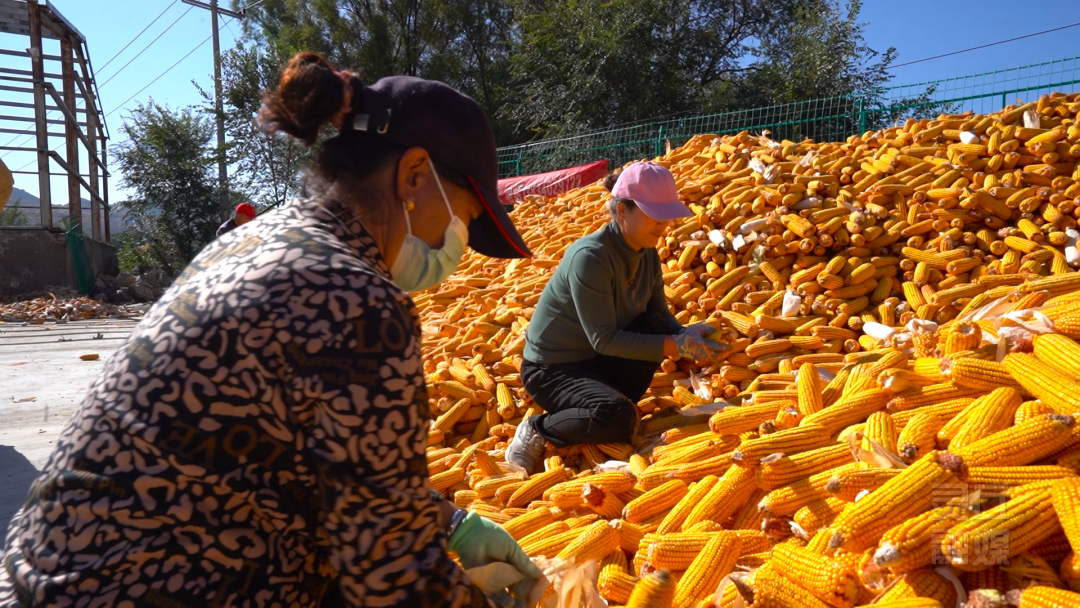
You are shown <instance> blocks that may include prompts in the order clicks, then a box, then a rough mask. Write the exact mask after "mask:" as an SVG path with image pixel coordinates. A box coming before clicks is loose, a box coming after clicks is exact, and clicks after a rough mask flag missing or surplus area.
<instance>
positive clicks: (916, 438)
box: [896, 410, 945, 464]
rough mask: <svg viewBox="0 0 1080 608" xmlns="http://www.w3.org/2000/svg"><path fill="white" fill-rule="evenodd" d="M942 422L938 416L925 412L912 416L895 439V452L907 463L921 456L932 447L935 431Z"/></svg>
mask: <svg viewBox="0 0 1080 608" xmlns="http://www.w3.org/2000/svg"><path fill="white" fill-rule="evenodd" d="M914 411H918V410H914ZM944 424H945V421H944V420H943V419H942V418H941V417H940V416H934V415H932V414H925V413H922V414H916V415H914V416H912V418H911V420H910V421H909V422H908V423H907V425H906V426H904V430H903V431H901V432H900V435H899V437H897V439H896V453H897V454H898V455H899V456H900V458H901V459H902V460H903V461H904V462H906V463H908V464H910V463H912V462H915V461H916V460H918V459H920V458H922V457H923V456H924V455H926V454H927V453H929V452H930V451H932V450H933V449H934V447H935V444H936V441H935V440H936V437H937V433H938V431H939V430H940V429H941V427H942V425H944Z"/></svg>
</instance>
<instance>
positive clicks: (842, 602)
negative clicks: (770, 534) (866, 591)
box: [772, 544, 859, 608]
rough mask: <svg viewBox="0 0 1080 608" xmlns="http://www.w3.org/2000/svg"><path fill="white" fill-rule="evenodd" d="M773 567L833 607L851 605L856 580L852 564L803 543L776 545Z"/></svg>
mask: <svg viewBox="0 0 1080 608" xmlns="http://www.w3.org/2000/svg"><path fill="white" fill-rule="evenodd" d="M772 567H773V568H775V569H776V571H777V572H780V573H781V574H782V575H783V576H786V577H787V578H788V579H790V580H791V582H793V583H795V584H797V585H799V586H800V587H802V588H803V589H806V590H807V591H809V592H810V593H811V594H813V595H814V596H815V597H817V598H818V599H821V600H823V601H825V602H826V603H827V604H829V605H830V606H833V607H834V608H850V607H851V606H854V605H855V602H856V600H857V598H858V595H859V582H858V577H857V576H856V574H855V570H854V568H851V567H846V566H845V565H844V564H842V563H839V562H836V561H834V560H831V559H829V558H826V557H823V556H821V555H816V554H814V553H813V552H811V551H808V550H807V549H804V548H802V547H796V546H793V545H788V544H779V545H776V547H774V548H773V556H772Z"/></svg>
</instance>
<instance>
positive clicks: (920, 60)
mask: <svg viewBox="0 0 1080 608" xmlns="http://www.w3.org/2000/svg"><path fill="white" fill-rule="evenodd" d="M1078 25H1080V22H1078V23H1070V24H1069V25H1063V26H1061V27H1055V28H1052V29H1049V30H1043V31H1041V32H1035V33H1033V34H1025V35H1023V36H1017V37H1016V38H1009V39H1007V40H999V41H997V42H991V43H990V44H981V45H979V46H973V47H971V48H967V49H961V50H959V51H953V52H951V53H945V54H943V55H934V56H933V57H925V58H923V59H916V60H915V61H908V62H907V63H899V64H897V65H893V66H889V69H890V70H891V69H893V68H902V67H904V66H907V65H914V64H916V63H922V62H924V61H931V60H933V59H941V58H942V57H950V56H952V55H959V54H960V53H967V52H969V51H977V50H979V49H985V48H987V47H991V46H997V45H999V44H1005V43H1006V42H1015V41H1017V40H1023V39H1024V38H1031V37H1032V36H1042V35H1043V34H1049V33H1050V32H1057V31H1060V30H1067V29H1069V28H1070V27H1076V26H1078Z"/></svg>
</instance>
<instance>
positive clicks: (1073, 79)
mask: <svg viewBox="0 0 1080 608" xmlns="http://www.w3.org/2000/svg"><path fill="white" fill-rule="evenodd" d="M1077 90H1080V57H1070V58H1068V59H1058V60H1055V61H1047V62H1044V63H1037V64H1032V65H1026V66H1021V67H1015V68H1008V69H1003V70H997V71H994V72H986V73H983V74H973V75H970V76H960V77H955V78H946V79H943V80H933V81H928V82H920V83H915V84H905V85H896V86H890V87H884V88H881V89H879V90H877V91H873V92H871V93H868V94H865V95H849V96H838V97H826V98H821V99H813V100H809V101H800V102H795V103H788V104H783V105H774V106H767V107H760V108H753V109H747V110H735V111H731V112H721V113H718V114H708V115H704V116H686V117H680V118H668V119H665V120H656V121H649V122H644V123H639V124H632V125H627V126H622V127H618V128H614V129H605V130H601V131H594V132H590V133H583V134H580V135H574V136H570V137H560V138H555V139H545V140H540V141H536V142H531V143H527V144H521V145H516V146H507V147H504V148H499V176H500V177H511V176H515V175H527V174H531V173H541V172H544V171H551V170H554V169H561V168H564V167H570V166H574V165H580V164H583V163H587V162H591V161H596V160H601V159H608V160H609V161H611V164H612V166H613V167H615V166H621V165H623V164H625V163H627V162H630V161H633V160H640V159H643V158H652V157H654V156H659V155H660V154H663V152H664V148H665V145H666V142H669V143H670V144H671V145H672V146H680V145H682V144H683V143H685V142H686V141H687V140H688V139H690V138H691V137H693V136H694V135H698V134H701V133H715V134H718V135H719V134H726V133H737V132H739V131H743V130H749V131H752V132H760V131H762V130H764V129H769V130H770V131H771V132H772V137H773V138H776V139H791V140H796V141H798V140H801V139H803V138H805V137H809V138H812V139H814V140H816V141H837V140H843V139H845V138H846V137H848V136H849V135H852V134H854V133H861V132H863V131H866V130H868V129H879V128H883V127H886V126H889V125H891V124H893V123H895V122H897V121H903V120H906V119H907V118H911V117H915V118H923V117H933V116H936V115H938V114H940V113H957V112H966V111H973V112H975V113H984V114H985V113H989V112H994V111H997V110H999V109H1001V108H1003V107H1004V106H1006V105H1008V104H1010V103H1015V102H1016V100H1017V99H1020V100H1023V101H1030V100H1032V99H1035V98H1037V97H1038V96H1040V95H1043V94H1045V93H1049V92H1053V91H1062V92H1074V91H1077Z"/></svg>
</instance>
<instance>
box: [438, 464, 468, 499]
mask: <svg viewBox="0 0 1080 608" xmlns="http://www.w3.org/2000/svg"><path fill="white" fill-rule="evenodd" d="M463 481H465V469H462V468H458V467H454V468H452V469H447V470H446V471H443V472H442V473H438V474H436V475H432V476H431V480H430V483H431V487H432V489H434V490H437V491H439V492H444V493H445V492H446V491H447V490H449V489H450V488H452V487H454V486H455V485H457V484H459V483H461V482H463Z"/></svg>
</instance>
